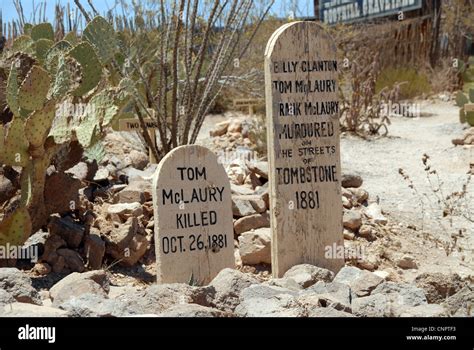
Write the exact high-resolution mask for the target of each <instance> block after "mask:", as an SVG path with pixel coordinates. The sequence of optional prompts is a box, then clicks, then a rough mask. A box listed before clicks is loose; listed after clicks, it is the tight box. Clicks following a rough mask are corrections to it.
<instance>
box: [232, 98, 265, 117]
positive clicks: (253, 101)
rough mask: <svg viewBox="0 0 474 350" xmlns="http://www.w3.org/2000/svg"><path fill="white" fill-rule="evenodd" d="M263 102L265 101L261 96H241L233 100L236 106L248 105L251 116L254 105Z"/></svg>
mask: <svg viewBox="0 0 474 350" xmlns="http://www.w3.org/2000/svg"><path fill="white" fill-rule="evenodd" d="M261 102H263V100H262V99H259V98H241V99H237V100H234V101H233V103H234V107H235V108H242V107H248V109H249V115H250V116H251V117H253V113H254V106H256V105H258V104H259V103H261Z"/></svg>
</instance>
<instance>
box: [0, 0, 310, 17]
mask: <svg viewBox="0 0 474 350" xmlns="http://www.w3.org/2000/svg"><path fill="white" fill-rule="evenodd" d="M44 2H46V3H47V16H48V18H49V19H52V17H53V13H54V5H55V4H56V3H60V4H61V5H66V4H67V3H70V4H71V7H72V8H75V5H74V1H73V0H46V1H44V0H43V1H41V0H36V1H34V3H35V6H38V4H39V3H44ZM126 2H129V3H130V2H131V1H130V0H126ZM81 3H82V5H83V6H84V7H86V8H88V5H87V0H82V1H81ZM92 3H93V4H94V7H95V8H96V9H97V11H98V12H100V13H103V12H105V11H107V10H108V9H109V8H111V7H112V6H113V4H114V3H115V1H114V0H92ZM0 4H1V10H2V14H3V20H4V22H9V21H10V20H11V19H17V12H16V9H15V6H14V4H13V0H0ZM294 4H296V5H297V7H298V9H299V11H300V12H301V15H304V16H305V15H309V16H312V15H313V1H312V0H276V1H275V4H274V5H273V8H272V14H274V15H276V16H279V17H283V16H285V17H286V16H288V12H289V11H290V9H291V8H293V7H294ZM22 5H23V9H24V12H25V16H26V19H27V20H28V21H29V20H30V16H31V15H32V12H33V10H32V9H33V0H22ZM297 15H298V14H297Z"/></svg>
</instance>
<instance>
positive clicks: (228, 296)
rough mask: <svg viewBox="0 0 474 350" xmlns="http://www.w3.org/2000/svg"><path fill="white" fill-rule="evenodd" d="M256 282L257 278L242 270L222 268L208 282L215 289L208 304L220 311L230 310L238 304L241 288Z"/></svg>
mask: <svg viewBox="0 0 474 350" xmlns="http://www.w3.org/2000/svg"><path fill="white" fill-rule="evenodd" d="M257 283H258V280H257V279H255V278H254V277H252V276H250V275H247V274H245V273H243V272H240V271H238V270H234V269H224V270H222V271H221V272H219V274H218V275H217V276H216V277H215V278H214V279H213V280H212V281H211V283H210V284H209V286H210V287H212V288H214V290H215V295H214V296H213V297H212V299H211V302H210V306H213V307H215V308H218V309H219V310H222V311H229V312H232V311H234V309H235V307H236V306H237V305H238V304H239V296H240V293H241V292H242V290H244V289H245V288H247V287H248V286H250V285H252V284H257Z"/></svg>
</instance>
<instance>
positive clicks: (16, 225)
mask: <svg viewBox="0 0 474 350" xmlns="http://www.w3.org/2000/svg"><path fill="white" fill-rule="evenodd" d="M30 233H31V219H30V214H29V213H28V210H26V208H25V207H20V208H18V209H16V210H15V211H14V212H13V214H11V215H10V216H8V217H7V218H6V219H4V220H3V221H2V222H1V223H0V245H1V246H5V245H6V244H7V243H9V244H10V245H18V246H20V245H23V243H25V241H26V240H27V239H28V236H29V235H30Z"/></svg>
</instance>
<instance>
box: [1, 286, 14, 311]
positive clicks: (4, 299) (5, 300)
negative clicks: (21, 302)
mask: <svg viewBox="0 0 474 350" xmlns="http://www.w3.org/2000/svg"><path fill="white" fill-rule="evenodd" d="M14 302H15V298H14V297H13V296H12V295H11V294H10V293H8V292H7V291H6V290H3V289H0V309H1V308H3V306H4V305H6V304H11V303H14Z"/></svg>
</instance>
